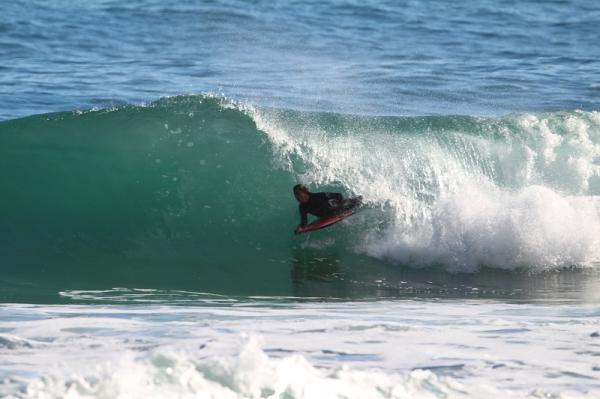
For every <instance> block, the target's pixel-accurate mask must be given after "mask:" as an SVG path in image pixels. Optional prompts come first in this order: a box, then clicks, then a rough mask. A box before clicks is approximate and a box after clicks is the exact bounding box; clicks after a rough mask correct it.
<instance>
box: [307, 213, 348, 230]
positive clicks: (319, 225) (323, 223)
mask: <svg viewBox="0 0 600 399" xmlns="http://www.w3.org/2000/svg"><path fill="white" fill-rule="evenodd" d="M353 213H354V211H352V210H350V211H346V212H343V213H340V214H339V215H335V216H332V217H330V218H325V219H319V220H316V221H314V222H312V223H311V224H307V225H306V226H304V227H298V229H297V230H296V234H302V233H308V232H310V231H315V230H320V229H324V228H325V227H328V226H331V225H332V224H336V223H337V222H339V221H341V220H343V219H345V218H347V217H348V216H350V215H352V214H353Z"/></svg>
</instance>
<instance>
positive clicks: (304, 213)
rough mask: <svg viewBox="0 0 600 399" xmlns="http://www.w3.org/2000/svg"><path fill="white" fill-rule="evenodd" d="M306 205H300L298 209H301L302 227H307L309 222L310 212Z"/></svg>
mask: <svg viewBox="0 0 600 399" xmlns="http://www.w3.org/2000/svg"><path fill="white" fill-rule="evenodd" d="M303 205H304V204H300V206H299V207H298V209H300V226H306V223H307V222H308V210H307V209H306V207H305V206H303Z"/></svg>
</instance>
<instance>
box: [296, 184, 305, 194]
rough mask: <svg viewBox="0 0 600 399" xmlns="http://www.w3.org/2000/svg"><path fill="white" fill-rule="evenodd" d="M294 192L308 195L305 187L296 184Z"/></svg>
mask: <svg viewBox="0 0 600 399" xmlns="http://www.w3.org/2000/svg"><path fill="white" fill-rule="evenodd" d="M296 191H304V192H305V193H308V187H306V186H305V185H304V184H296V185H295V186H294V192H296Z"/></svg>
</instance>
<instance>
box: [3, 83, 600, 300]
mask: <svg viewBox="0 0 600 399" xmlns="http://www.w3.org/2000/svg"><path fill="white" fill-rule="evenodd" d="M0 153H1V156H0V166H1V167H0V174H1V175H2V181H3V195H2V198H1V199H0V207H1V208H2V211H3V214H4V216H3V217H2V218H1V219H0V256H1V257H2V259H3V262H2V263H3V264H2V268H3V272H4V275H5V276H7V275H15V276H21V277H23V278H24V279H26V280H27V279H30V278H31V276H36V278H41V279H42V280H45V281H48V280H51V279H55V280H56V281H61V280H63V279H64V278H65V277H66V276H68V277H69V279H71V280H74V281H78V283H79V284H80V285H79V286H77V287H72V288H85V286H81V284H83V283H90V284H92V283H101V282H104V283H106V284H121V283H122V284H123V285H126V284H128V283H129V282H136V284H137V286H143V284H144V281H145V282H146V283H147V284H148V285H150V286H153V287H155V286H160V285H161V284H164V285H167V286H168V287H177V288H189V287H187V286H186V284H188V283H189V284H192V283H193V284H194V287H198V286H200V287H202V288H204V289H208V290H209V291H211V292H218V291H220V290H223V289H227V290H229V291H233V292H236V293H239V294H246V293H257V292H260V293H265V292H274V293H287V292H289V285H290V281H289V266H290V265H292V266H294V265H295V264H297V263H298V262H302V261H303V259H306V258H307V257H308V258H311V259H316V258H327V260H326V261H325V263H327V262H330V263H331V264H334V263H342V264H345V263H348V262H350V263H352V262H356V263H357V264H361V265H364V264H369V263H372V264H373V265H375V264H377V265H381V264H383V265H386V264H387V265H389V264H390V263H391V264H393V265H398V264H401V265H409V266H416V267H422V266H431V265H435V266H437V267H442V268H444V269H446V270H449V271H468V272H473V271H477V270H478V269H479V268H481V267H482V266H486V267H490V268H504V269H523V270H527V271H540V270H551V269H561V268H565V267H570V266H593V265H594V263H595V262H598V260H600V254H599V248H600V242H599V241H600V202H599V194H600V164H599V159H600V114H598V113H596V112H592V113H587V112H577V111H574V112H561V113H545V114H514V115H508V116H505V117H500V118H477V117H463V116H445V117H367V116H353V115H342V114H331V113H307V112H296V111H288V110H276V109H264V108H257V107H254V106H251V105H244V104H238V103H234V102H231V101H228V100H226V99H223V98H215V97H212V96H208V95H202V96H180V97H173V98H164V99H161V100H159V101H157V102H154V103H152V104H149V105H147V106H126V107H122V108H116V109H104V110H98V111H89V112H69V113H57V114H46V115H38V116H32V117H28V118H23V119H16V120H11V121H5V122H1V123H0ZM298 181H301V182H305V183H310V184H312V186H311V188H313V189H334V190H339V191H343V192H344V193H346V194H348V195H350V194H361V195H363V197H364V199H365V201H366V203H367V209H365V210H364V211H363V212H361V213H359V214H358V215H356V216H353V218H352V220H350V221H349V222H348V223H347V224H346V225H343V226H342V227H340V226H338V227H336V228H335V229H331V230H329V231H325V232H321V233H320V235H319V236H315V238H314V239H311V240H310V241H303V242H301V241H300V240H299V239H297V238H295V237H294V236H293V234H292V233H291V232H292V231H293V228H294V227H295V224H296V223H297V219H298V215H297V206H296V203H295V202H294V199H293V197H292V195H291V192H290V188H291V187H292V186H293V184H295V183H296V182H298ZM323 251H326V256H321V255H322V254H323ZM307 254H308V255H307ZM382 262H383V263H382ZM286 265H287V266H288V267H286ZM167 269H172V271H169V272H167ZM234 276H235V277H234ZM359 279H360V277H359ZM106 284H105V285H106ZM92 285H93V284H92ZM100 285H102V284H100ZM105 285H104V286H105ZM112 286H114V285H112ZM248 287H251V289H250V292H246V291H244V289H245V288H248Z"/></svg>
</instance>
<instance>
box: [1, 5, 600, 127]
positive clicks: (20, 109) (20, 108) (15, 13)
mask: <svg viewBox="0 0 600 399" xmlns="http://www.w3.org/2000/svg"><path fill="white" fill-rule="evenodd" d="M599 8H600V7H598V5H597V4H596V3H595V2H590V1H584V0H581V1H578V0H574V1H548V2H543V4H540V2H537V1H509V2H503V3H501V4H500V3H498V2H496V1H465V2H459V3H458V4H453V3H451V2H446V1H407V2H402V3H397V2H393V1H389V2H385V1H360V2H354V1H329V2H309V1H306V2H286V1H282V2H273V1H259V2H253V4H252V5H249V4H247V2H244V1H222V2H212V1H211V2H201V1H186V2H180V1H151V0H144V1H129V2H122V1H100V0H92V1H87V2H78V3H73V2H68V1H58V0H54V1H37V0H33V1H14V2H9V3H7V4H5V5H4V6H3V12H2V17H1V18H0V59H1V60H2V61H3V62H1V63H0V64H1V65H0V119H10V118H15V117H19V116H26V115H30V114H37V113H42V112H49V111H59V110H62V111H70V110H73V109H87V108H92V107H107V106H111V105H115V104H122V103H131V102H133V103H139V102H147V101H151V100H155V99H157V98H158V97H160V96H165V95H177V94H183V93H199V92H222V93H224V94H225V95H227V96H228V97H231V98H235V99H245V100H251V101H252V102H253V103H255V104H259V105H269V106H277V107H286V108H293V109H304V110H306V109H310V110H319V111H341V112H347V113H370V114H392V115H424V114H442V115H443V114H468V115H473V114H486V115H489V114H493V115H497V114H504V113H508V112H522V111H554V110H574V109H581V110H595V109H597V97H598V94H599V93H600V61H599V57H598V55H599V54H600V29H598V25H599V24H600V9H599Z"/></svg>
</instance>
